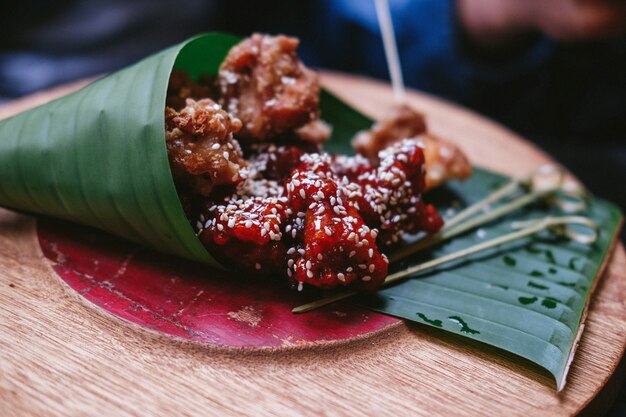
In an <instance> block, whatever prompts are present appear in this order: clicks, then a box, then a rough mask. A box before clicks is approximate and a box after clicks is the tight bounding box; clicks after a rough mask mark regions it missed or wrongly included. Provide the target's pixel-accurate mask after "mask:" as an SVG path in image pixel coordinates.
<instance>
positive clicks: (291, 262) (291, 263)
mask: <svg viewBox="0 0 626 417" xmlns="http://www.w3.org/2000/svg"><path fill="white" fill-rule="evenodd" d="M293 264H294V261H293V259H290V260H288V261H287V266H288V267H289V268H291V267H292V266H293Z"/></svg>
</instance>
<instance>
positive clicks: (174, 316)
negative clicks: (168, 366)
mask: <svg viewBox="0 0 626 417" xmlns="http://www.w3.org/2000/svg"><path fill="white" fill-rule="evenodd" d="M38 237H39V244H40V245H41V248H42V251H43V253H44V255H45V257H46V258H47V259H48V260H49V261H50V262H51V264H52V267H53V269H54V271H55V272H56V273H57V274H58V276H59V277H60V278H61V279H62V280H63V281H64V282H65V283H67V285H69V286H70V287H71V288H73V289H74V290H76V291H77V292H78V293H79V294H81V295H82V296H83V297H85V298H86V299H87V300H89V301H90V302H92V303H93V304H95V305H97V306H98V307H101V308H102V309H104V310H106V311H107V312H109V313H111V314H112V315H114V316H117V317H120V318H122V319H124V320H128V321H130V322H132V323H135V324H138V325H139V326H142V327H145V328H148V329H150V330H154V331H158V332H161V333H165V334H168V335H173V336H177V337H181V338H185V339H190V340H193V341H197V342H201V343H209V344H214V345H219V346H232V347H246V346H247V347H280V346H291V345H298V344H303V343H311V342H321V341H338V340H344V339H349V338H353V337H356V336H360V335H366V334H368V333H372V332H375V331H378V330H380V329H382V328H384V327H386V326H389V325H391V324H394V323H397V322H398V320H397V319H395V318H392V317H389V316H385V315H382V314H378V313H374V312H370V311H368V310H363V309H361V308H358V307H355V306H352V305H350V304H347V303H342V304H335V305H332V306H328V307H325V308H324V309H321V310H318V311H313V312H310V313H307V314H303V315H294V314H292V313H291V309H292V308H293V307H295V306H298V305H300V304H303V303H305V302H308V301H311V300H312V299H315V298H317V297H318V296H319V295H318V294H310V293H309V294H307V293H306V292H304V293H298V292H296V291H294V290H292V289H291V288H289V286H288V285H287V283H286V282H283V281H280V280H278V281H273V282H271V281H270V282H268V280H266V279H265V280H260V279H256V280H254V279H247V278H246V277H241V276H240V277H237V276H234V275H235V274H233V273H225V272H222V271H218V270H215V269H211V268H209V267H207V266H205V265H200V264H195V263H192V262H189V261H186V260H183V259H179V258H175V257H169V256H164V255H163V254H160V253H157V252H154V251H151V250H149V249H145V248H142V247H139V246H136V245H134V244H132V243H129V242H126V241H124V240H121V239H119V238H116V237H113V236H110V235H108V234H106V233H103V232H100V231H96V230H93V229H90V228H85V227H81V226H76V225H72V224H68V223H63V222H57V221H51V220H40V221H39V222H38Z"/></svg>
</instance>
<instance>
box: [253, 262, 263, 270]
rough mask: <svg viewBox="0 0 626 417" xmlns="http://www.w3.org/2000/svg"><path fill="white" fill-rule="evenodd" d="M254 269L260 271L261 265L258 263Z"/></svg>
mask: <svg viewBox="0 0 626 417" xmlns="http://www.w3.org/2000/svg"><path fill="white" fill-rule="evenodd" d="M254 267H255V268H256V269H257V270H259V269H261V264H260V263H258V262H257V263H255V264H254Z"/></svg>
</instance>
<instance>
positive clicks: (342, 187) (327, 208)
mask: <svg viewBox="0 0 626 417" xmlns="http://www.w3.org/2000/svg"><path fill="white" fill-rule="evenodd" d="M351 185H352V184H344V183H343V182H342V181H341V180H340V179H339V178H338V177H337V176H336V175H335V173H334V172H333V171H332V168H331V158H330V157H329V156H328V155H326V154H307V155H305V156H303V157H302V163H301V164H300V165H299V166H298V167H297V168H296V169H295V170H294V171H293V173H292V175H291V177H290V178H289V180H288V181H287V182H286V185H285V189H286V190H287V196H288V198H289V204H290V206H291V208H292V211H293V212H294V213H296V215H297V216H298V217H300V218H301V219H302V221H303V233H302V241H301V243H300V244H299V245H296V246H294V247H293V249H291V250H290V251H291V253H289V252H288V255H290V256H291V258H290V259H291V261H292V262H289V263H288V265H287V266H288V268H289V269H288V275H290V276H293V279H294V280H295V281H296V282H298V283H308V284H311V285H314V286H316V287H321V288H333V287H336V286H345V285H349V284H351V283H353V284H358V286H360V287H366V288H378V287H379V286H380V285H381V284H382V282H383V281H384V279H385V277H386V276H387V267H388V261H387V259H386V257H385V256H384V255H382V254H381V253H380V251H379V250H378V247H377V245H376V237H377V236H378V231H377V230H375V229H371V228H370V227H368V225H367V224H365V221H364V219H363V218H362V217H361V215H360V214H359V212H358V209H357V207H358V205H357V203H356V201H355V200H354V199H352V198H351V194H352V190H351V187H350V186H351ZM352 186H353V185H352ZM292 233H293V232H292ZM293 236H295V237H296V238H297V237H298V232H296V233H294V234H293Z"/></svg>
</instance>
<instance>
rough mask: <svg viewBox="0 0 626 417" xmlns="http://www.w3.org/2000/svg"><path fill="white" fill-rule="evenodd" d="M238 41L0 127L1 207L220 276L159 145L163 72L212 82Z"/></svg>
mask: <svg viewBox="0 0 626 417" xmlns="http://www.w3.org/2000/svg"><path fill="white" fill-rule="evenodd" d="M238 41H239V39H238V38H236V37H233V36H229V35H222V34H207V35H201V36H198V37H195V38H192V39H190V40H188V41H186V42H183V43H181V44H179V45H176V46H173V47H171V48H169V49H166V50H164V51H162V52H159V53H157V54H155V55H152V56H150V57H148V58H146V59H144V60H142V61H140V62H138V63H137V64H135V65H132V66H130V67H127V68H125V69H123V70H121V71H118V72H116V73H113V74H111V75H109V76H107V77H105V78H103V79H100V80H98V81H96V82H94V83H92V84H90V85H88V86H87V87H85V88H83V89H81V90H79V91H77V92H75V93H73V94H70V95H68V96H65V97H61V98H60V99H57V100H55V101H52V102H50V103H48V104H45V105H43V106H40V107H37V108H34V109H32V110H29V111H26V112H24V113H21V114H18V115H16V116H14V117H11V118H8V119H5V120H2V121H0V206H3V207H6V208H9V209H13V210H16V211H20V212H27V213H33V214H42V215H46V216H51V217H56V218H59V219H63V220H67V221H70V222H75V223H81V224H84V225H88V226H92V227H96V228H99V229H102V230H105V231H107V232H110V233H113V234H115V235H118V236H121V237H123V238H126V239H129V240H131V241H134V242H136V243H138V244H141V245H144V246H148V247H152V248H155V249H157V250H160V251H162V252H166V253H169V254H173V255H178V256H182V257H185V258H188V259H192V260H195V261H200V262H204V263H208V264H211V265H214V266H219V265H218V263H217V262H216V260H215V259H214V258H213V257H212V256H211V255H210V254H209V253H208V252H207V251H206V250H205V248H204V247H203V246H202V244H201V242H200V241H199V239H197V237H196V236H195V234H194V230H193V228H192V227H191V226H190V224H189V222H188V220H187V218H186V216H185V213H184V211H183V209H182V206H181V203H180V200H179V198H178V195H177V192H176V188H175V186H174V182H173V179H172V174H171V172H170V166H169V162H168V158H167V149H166V145H165V121H164V108H165V98H166V93H167V86H168V81H169V76H170V73H171V71H172V68H174V67H176V68H182V69H185V70H187V71H188V72H189V74H190V76H191V77H197V76H198V75H200V74H215V73H216V72H217V69H218V67H219V65H220V63H221V62H222V60H223V59H224V57H225V56H226V54H227V53H228V51H229V50H230V48H231V47H232V46H233V45H234V44H236V43H237V42H238Z"/></svg>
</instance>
